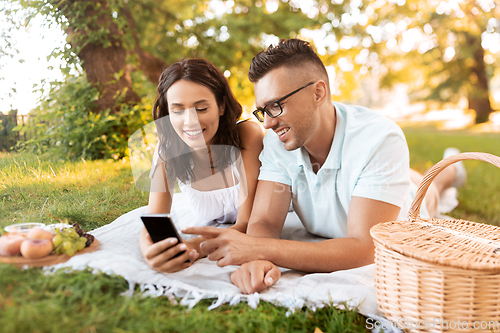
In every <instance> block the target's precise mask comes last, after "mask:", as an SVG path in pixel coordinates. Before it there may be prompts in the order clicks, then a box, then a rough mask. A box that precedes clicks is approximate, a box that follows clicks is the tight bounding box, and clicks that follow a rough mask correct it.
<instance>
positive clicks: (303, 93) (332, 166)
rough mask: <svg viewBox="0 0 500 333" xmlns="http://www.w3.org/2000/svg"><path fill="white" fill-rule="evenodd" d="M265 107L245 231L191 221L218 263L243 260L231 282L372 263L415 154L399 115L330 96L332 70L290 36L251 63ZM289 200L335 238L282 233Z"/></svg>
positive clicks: (258, 282) (402, 206)
mask: <svg viewBox="0 0 500 333" xmlns="http://www.w3.org/2000/svg"><path fill="white" fill-rule="evenodd" d="M249 78H250V81H251V82H253V83H254V88H255V102H256V106H257V110H256V111H254V115H255V116H256V117H257V118H258V119H259V120H260V121H263V124H264V127H265V128H266V129H267V130H268V131H267V134H266V137H265V139H264V150H263V151H262V153H261V155H260V160H261V162H262V166H261V169H260V174H259V183H258V187H257V191H256V195H255V201H254V205H253V210H252V214H251V217H250V220H249V224H248V228H247V234H246V235H245V234H242V233H239V232H237V231H234V230H219V229H216V228H210V227H198V228H189V229H187V230H185V231H184V232H186V233H195V234H201V235H203V236H205V237H206V238H210V239H209V240H207V241H205V242H203V243H202V244H201V250H202V251H204V252H205V253H209V255H208V258H209V259H210V260H217V264H218V265H219V266H226V265H241V267H239V268H238V269H237V270H236V271H235V272H234V273H233V274H232V275H231V281H232V282H233V283H234V284H235V285H236V286H238V287H239V288H240V289H241V291H242V292H243V293H253V292H259V291H261V290H263V289H265V288H267V287H268V286H270V285H272V284H274V283H276V281H278V279H279V277H280V271H279V269H278V268H277V267H276V266H281V267H286V268H290V269H295V270H300V271H305V272H332V271H336V270H343V269H350V268H355V267H359V266H363V265H367V264H371V263H373V261H374V245H373V240H372V238H371V236H370V233H369V230H370V228H371V227H372V226H374V225H375V224H377V223H380V222H386V221H394V220H397V219H398V216H399V214H400V212H401V213H402V216H401V217H404V216H405V214H406V212H407V210H408V205H409V202H410V198H409V194H408V193H409V185H410V180H409V179H410V177H409V152H408V146H407V144H406V140H405V138H404V134H403V132H402V131H401V129H400V128H399V127H398V126H397V125H396V124H395V123H394V122H392V121H391V120H389V119H387V118H385V117H384V116H381V115H379V114H377V113H375V112H373V111H371V110H369V109H367V108H363V107H357V106H346V105H343V104H340V103H335V102H334V103H332V101H331V99H330V86H329V80H328V75H327V72H326V69H325V67H324V65H323V63H322V62H321V60H320V59H319V57H318V56H317V54H316V53H315V51H314V49H313V48H312V47H311V45H310V44H309V43H307V42H305V41H301V40H298V39H290V40H282V41H280V43H279V44H278V45H277V46H270V47H269V48H268V49H266V50H265V51H262V52H260V53H259V54H257V55H256V56H255V57H254V59H253V60H252V63H251V65H250V70H249ZM290 201H292V203H293V208H294V210H295V212H296V213H297V215H298V216H299V218H300V220H301V221H302V223H303V225H304V227H305V228H306V229H307V230H308V231H309V232H311V233H313V234H315V235H318V236H322V237H325V238H328V239H327V240H324V241H320V242H317V243H308V242H299V241H290V240H282V239H280V234H281V231H282V228H283V225H284V222H285V218H286V216H287V213H288V208H289V205H290Z"/></svg>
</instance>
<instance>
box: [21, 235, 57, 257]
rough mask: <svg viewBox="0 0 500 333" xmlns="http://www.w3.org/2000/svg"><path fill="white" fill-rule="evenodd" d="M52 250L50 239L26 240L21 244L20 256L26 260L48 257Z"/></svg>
mask: <svg viewBox="0 0 500 333" xmlns="http://www.w3.org/2000/svg"><path fill="white" fill-rule="evenodd" d="M53 249H54V245H53V244H52V240H50V239H26V240H25V241H24V242H22V244H21V254H22V255H23V257H25V258H26V259H38V258H42V257H45V256H48V255H49V254H50V252H52V250H53Z"/></svg>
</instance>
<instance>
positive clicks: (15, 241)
mask: <svg viewBox="0 0 500 333" xmlns="http://www.w3.org/2000/svg"><path fill="white" fill-rule="evenodd" d="M25 240H26V238H25V237H24V236H22V235H19V234H5V235H3V236H2V237H0V255H1V256H4V257H10V256H17V255H18V254H19V253H21V243H22V242H23V241H25Z"/></svg>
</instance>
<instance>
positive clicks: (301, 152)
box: [296, 102, 346, 170]
mask: <svg viewBox="0 0 500 333" xmlns="http://www.w3.org/2000/svg"><path fill="white" fill-rule="evenodd" d="M332 104H333V106H334V107H335V114H336V116H337V117H336V119H337V124H336V125H335V136H334V138H333V143H332V146H331V148H330V152H329V153H328V156H327V157H326V161H325V163H324V164H323V165H322V166H321V169H340V165H341V161H342V148H343V146H344V134H345V126H346V119H345V112H344V111H343V110H341V104H340V103H333V102H332ZM296 154H297V165H298V166H306V167H307V168H308V169H311V170H312V166H311V160H310V158H309V153H308V152H307V150H306V149H305V148H304V147H301V148H300V149H297V153H296Z"/></svg>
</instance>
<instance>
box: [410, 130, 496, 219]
mask: <svg viewBox="0 0 500 333" xmlns="http://www.w3.org/2000/svg"><path fill="white" fill-rule="evenodd" d="M403 130H404V132H405V135H406V139H407V141H408V146H409V147H410V165H411V166H412V168H414V169H416V170H417V171H419V172H421V173H423V172H425V171H426V170H427V169H428V168H429V167H431V166H432V165H433V164H435V163H437V162H439V161H440V160H441V159H442V158H443V152H444V150H445V149H446V148H447V147H457V148H458V149H460V150H461V151H462V152H484V153H490V154H493V155H497V156H500V133H476V132H472V131H468V130H462V131H438V130H436V129H435V128H432V127H406V128H404V129H403ZM464 166H465V168H466V169H467V183H466V184H465V185H464V187H463V188H461V189H460V190H459V195H458V200H459V202H460V203H459V206H458V207H457V208H455V210H454V211H453V212H451V213H450V214H449V215H450V216H453V217H455V218H461V219H466V220H469V221H476V222H485V223H490V224H494V225H500V169H499V168H497V167H495V166H493V165H491V164H489V163H487V162H480V161H464Z"/></svg>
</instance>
